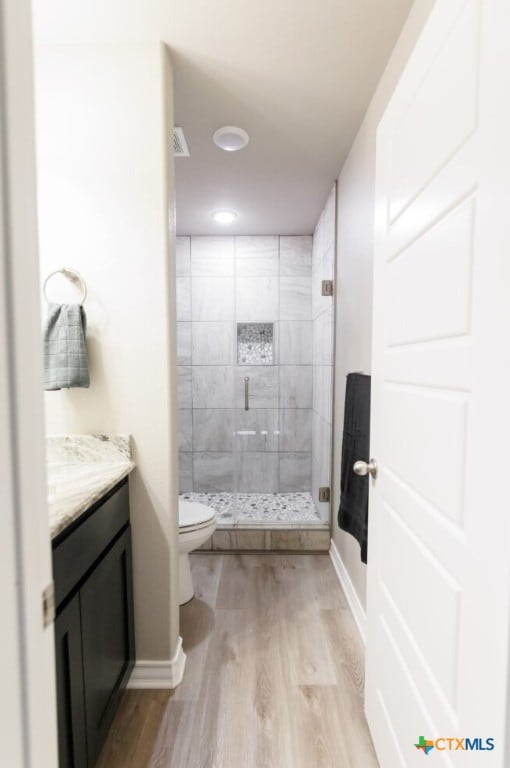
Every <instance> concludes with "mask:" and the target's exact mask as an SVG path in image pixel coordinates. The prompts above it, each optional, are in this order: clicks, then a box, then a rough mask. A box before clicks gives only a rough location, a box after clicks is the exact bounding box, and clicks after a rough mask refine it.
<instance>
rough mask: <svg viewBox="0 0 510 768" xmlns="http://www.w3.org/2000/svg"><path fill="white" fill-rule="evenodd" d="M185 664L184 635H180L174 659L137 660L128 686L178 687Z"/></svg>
mask: <svg viewBox="0 0 510 768" xmlns="http://www.w3.org/2000/svg"><path fill="white" fill-rule="evenodd" d="M185 664H186V654H185V653H184V651H183V650H182V637H180V638H179V642H178V643H177V650H176V651H175V654H174V657H173V659H170V660H169V661H137V662H136V664H135V668H134V669H133V672H132V674H131V678H130V680H129V683H128V685H127V687H128V688H153V689H156V688H177V686H178V685H179V684H180V683H181V682H182V678H183V675H184V666H185Z"/></svg>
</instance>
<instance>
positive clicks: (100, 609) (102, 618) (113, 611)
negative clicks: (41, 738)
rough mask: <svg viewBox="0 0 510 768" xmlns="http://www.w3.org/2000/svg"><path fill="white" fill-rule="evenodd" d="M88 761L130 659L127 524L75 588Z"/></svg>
mask: <svg viewBox="0 0 510 768" xmlns="http://www.w3.org/2000/svg"><path fill="white" fill-rule="evenodd" d="M80 605H81V620H82V644H83V677H84V684H85V719H86V723H87V748H88V757H89V767H90V768H92V767H93V766H94V763H95V761H96V759H97V756H98V754H99V751H100V749H101V746H102V744H103V741H104V739H105V736H106V734H107V731H108V728H109V727H110V724H111V721H112V719H113V715H114V714H115V709H116V706H117V699H118V696H119V694H120V690H121V689H122V688H123V687H124V685H125V683H126V682H127V679H128V677H129V675H130V674H131V670H132V667H133V664H134V632H133V587H132V577H131V530H130V528H128V529H127V530H126V531H125V532H124V533H123V534H122V535H121V536H120V538H119V539H117V541H116V542H115V544H113V546H112V547H111V548H110V549H109V550H108V551H107V552H106V553H105V555H104V557H103V558H102V560H100V561H99V563H98V564H97V566H96V567H95V569H94V571H93V572H92V573H91V574H90V576H89V577H88V579H87V581H86V582H85V583H84V585H83V586H82V588H81V590H80Z"/></svg>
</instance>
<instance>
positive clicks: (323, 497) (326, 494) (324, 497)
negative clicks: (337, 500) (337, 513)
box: [319, 487, 331, 501]
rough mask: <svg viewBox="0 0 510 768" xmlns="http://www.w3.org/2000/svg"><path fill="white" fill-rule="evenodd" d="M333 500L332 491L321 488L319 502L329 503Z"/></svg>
mask: <svg viewBox="0 0 510 768" xmlns="http://www.w3.org/2000/svg"><path fill="white" fill-rule="evenodd" d="M330 498H331V491H330V489H329V488H326V487H324V488H319V501H329V500H330Z"/></svg>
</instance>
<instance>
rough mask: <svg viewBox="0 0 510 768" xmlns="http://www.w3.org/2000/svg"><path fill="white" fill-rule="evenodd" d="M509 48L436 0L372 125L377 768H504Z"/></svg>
mask: <svg viewBox="0 0 510 768" xmlns="http://www.w3.org/2000/svg"><path fill="white" fill-rule="evenodd" d="M509 41H510V3H508V0H438V1H437V3H436V5H435V7H434V9H433V11H432V14H431V16H430V18H429V20H428V22H427V24H426V26H425V28H424V30H423V32H422V35H421V37H420V40H419V42H418V44H417V46H416V48H415V50H414V52H413V54H412V56H411V59H410V61H409V63H408V66H407V67H406V70H405V72H404V74H403V76H402V78H401V80H400V82H399V84H398V86H397V88H396V90H395V93H394V95H393V97H392V100H391V102H390V104H389V106H388V108H387V111H386V113H385V115H384V117H383V119H382V121H381V124H380V126H379V131H378V140H377V191H376V246H375V247H376V251H375V267H374V270H375V271H374V329H373V380H372V443H371V453H372V455H373V457H374V458H375V459H376V460H377V462H378V465H379V475H378V477H377V479H376V480H375V481H374V480H371V481H370V482H371V493H370V530H369V551H368V552H369V570H368V633H367V635H368V641H367V687H366V711H367V717H368V720H369V723H370V728H371V731H372V735H373V738H374V742H375V746H376V749H377V753H378V756H379V760H380V763H381V766H382V768H399V767H400V768H409V767H412V766H415V765H420V766H421V765H424V760H427V758H429V759H431V761H432V759H433V761H435V763H434V764H439V765H444V766H457V765H459V766H466V768H469V767H470V766H484V765H490V766H501V768H503V766H508V765H510V762H509V760H508V759H507V758H506V755H505V728H506V719H507V712H506V698H507V671H508V670H507V659H508V643H509V633H508V625H509V618H510V613H509V585H510V579H509V567H508V564H509V562H510V530H509V529H510V504H509V500H508V481H507V477H508V475H509V473H510V465H509V454H508V441H509V435H510V418H509V414H510V405H509V402H510V154H509V153H510V44H509ZM420 737H423V738H424V740H425V741H430V742H434V744H433V749H432V750H429V752H431V753H432V754H428V755H427V756H426V755H425V751H424V750H423V749H418V748H416V746H415V745H416V744H418V746H420ZM441 738H442V739H444V740H443V741H437V740H438V739H441ZM448 739H452V741H448ZM455 739H459V740H460V741H455ZM466 739H469V740H470V741H469V743H468V741H466ZM475 739H481V740H482V741H478V742H477V741H475ZM486 739H494V742H493V745H494V749H492V750H491V749H490V746H491V742H487V741H486ZM462 740H463V741H462ZM428 746H432V744H429V745H428ZM482 746H484V747H486V749H485V750H482V749H480V747H482ZM462 747H464V749H462ZM467 747H471V749H468V748H467ZM477 747H478V749H477ZM426 764H428V763H426ZM431 764H432V762H431Z"/></svg>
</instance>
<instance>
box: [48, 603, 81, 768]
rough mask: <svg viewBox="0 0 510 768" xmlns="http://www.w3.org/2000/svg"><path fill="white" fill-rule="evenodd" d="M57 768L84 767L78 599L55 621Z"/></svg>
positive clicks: (68, 605) (67, 606) (69, 604)
mask: <svg viewBox="0 0 510 768" xmlns="http://www.w3.org/2000/svg"><path fill="white" fill-rule="evenodd" d="M55 653H56V672H57V706H58V755H59V768H87V765H88V762H87V746H86V738H85V736H86V733H85V697H84V688H83V660H82V643H81V620H80V597H79V595H76V596H75V597H74V598H73V599H72V600H71V602H70V603H68V604H67V605H66V607H65V608H64V609H63V610H62V611H61V613H60V614H59V615H58V616H57V618H56V620H55Z"/></svg>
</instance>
